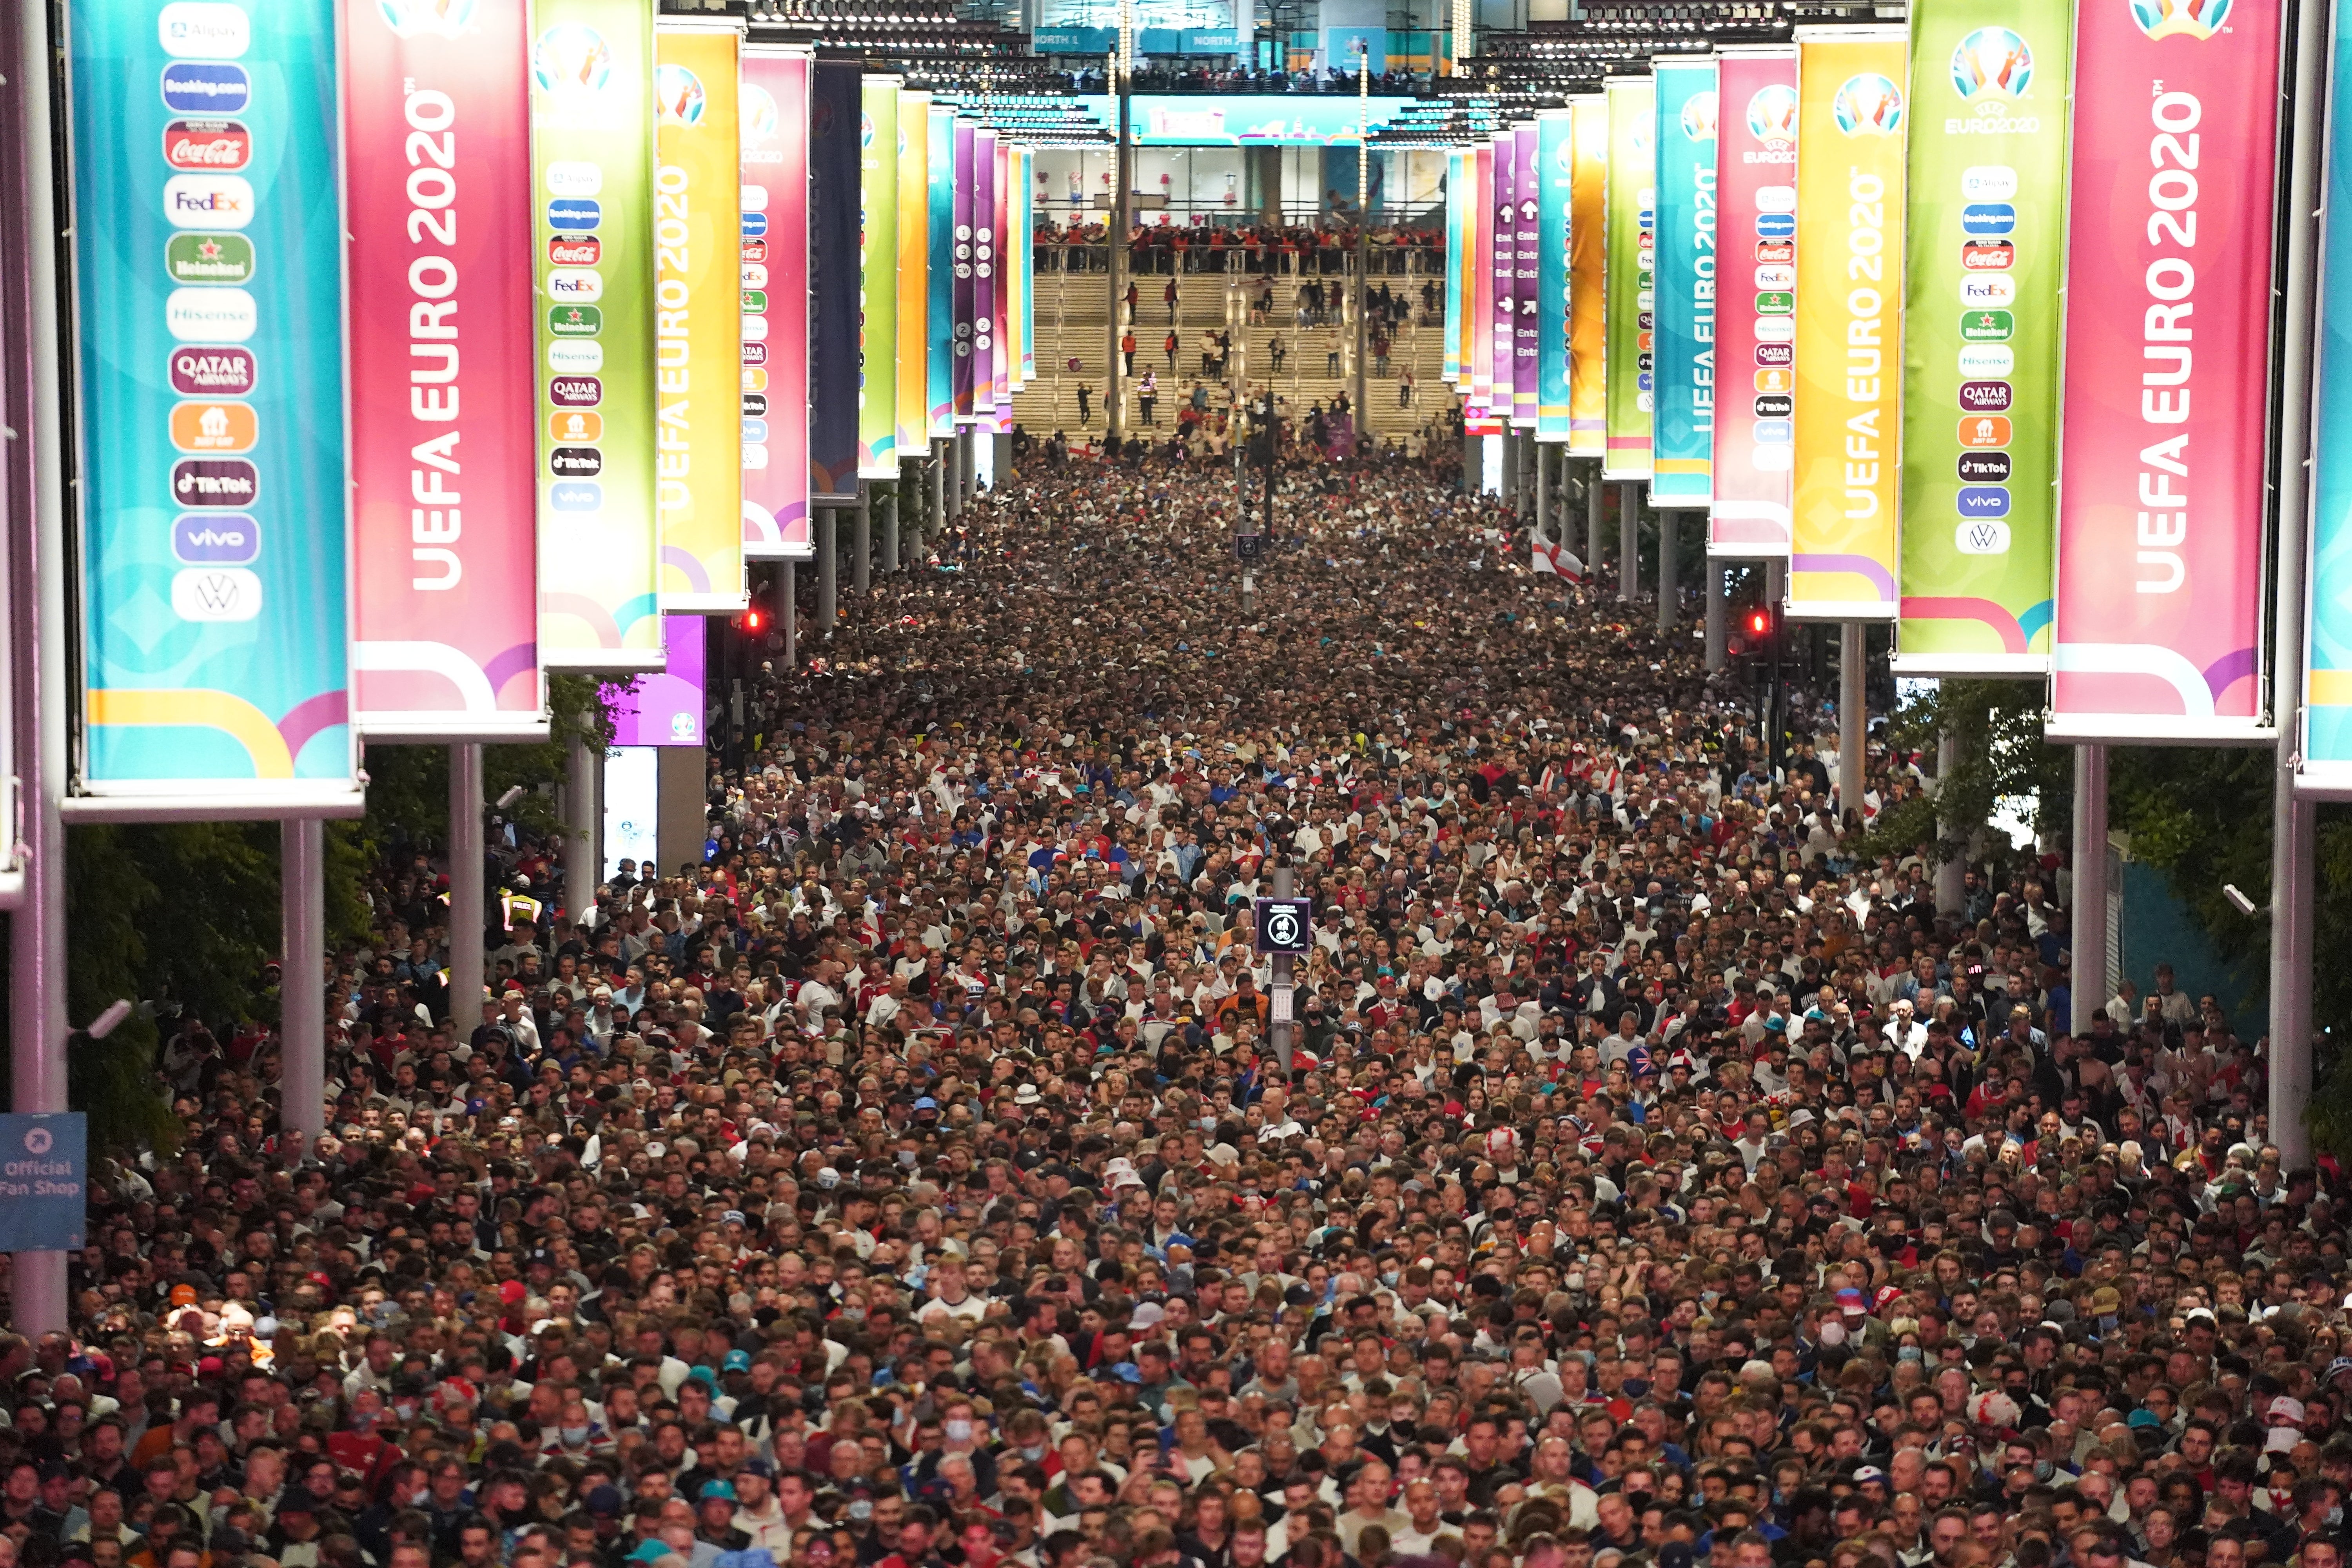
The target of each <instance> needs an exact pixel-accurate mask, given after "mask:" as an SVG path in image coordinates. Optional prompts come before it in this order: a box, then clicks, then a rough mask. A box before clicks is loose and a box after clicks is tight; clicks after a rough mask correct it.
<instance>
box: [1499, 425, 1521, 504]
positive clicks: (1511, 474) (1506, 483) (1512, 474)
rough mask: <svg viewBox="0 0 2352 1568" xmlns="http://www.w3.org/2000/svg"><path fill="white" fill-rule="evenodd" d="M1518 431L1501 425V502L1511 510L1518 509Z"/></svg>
mask: <svg viewBox="0 0 2352 1568" xmlns="http://www.w3.org/2000/svg"><path fill="white" fill-rule="evenodd" d="M1518 442H1519V433H1518V432H1517V431H1516V430H1514V429H1512V428H1511V427H1510V426H1507V425H1506V426H1503V472H1502V476H1501V477H1502V483H1503V491H1502V494H1503V504H1504V505H1505V506H1507V507H1508V508H1510V509H1511V510H1512V511H1513V512H1517V510H1519V447H1518Z"/></svg>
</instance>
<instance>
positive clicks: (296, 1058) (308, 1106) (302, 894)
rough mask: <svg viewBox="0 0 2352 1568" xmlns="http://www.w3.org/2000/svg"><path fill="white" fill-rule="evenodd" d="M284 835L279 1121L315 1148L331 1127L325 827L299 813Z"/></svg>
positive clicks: (280, 858)
mask: <svg viewBox="0 0 2352 1568" xmlns="http://www.w3.org/2000/svg"><path fill="white" fill-rule="evenodd" d="M279 833H280V836H281V837H280V852H279V856H278V897H279V900H281V902H282V905H283V915H284V922H285V923H284V928H283V931H282V932H281V936H282V939H283V942H284V951H285V955H286V956H285V959H284V962H283V963H281V964H280V966H279V968H278V976H279V979H278V985H279V991H278V1001H279V1007H278V1122H279V1124H280V1125H281V1126H282V1127H283V1128H284V1129H285V1130H286V1131H289V1132H299V1133H301V1134H302V1138H303V1147H304V1148H305V1150H310V1149H315V1148H316V1147H317V1146H318V1142H319V1139H320V1136H321V1135H322V1134H323V1133H325V1131H327V973H326V971H327V889H326V874H327V864H326V859H327V858H326V825H325V824H324V823H322V822H320V820H319V819H318V818H317V817H315V816H310V817H297V818H293V819H290V820H289V821H287V822H284V823H281V824H279ZM454 885H455V884H454V883H453V884H452V886H453V887H454Z"/></svg>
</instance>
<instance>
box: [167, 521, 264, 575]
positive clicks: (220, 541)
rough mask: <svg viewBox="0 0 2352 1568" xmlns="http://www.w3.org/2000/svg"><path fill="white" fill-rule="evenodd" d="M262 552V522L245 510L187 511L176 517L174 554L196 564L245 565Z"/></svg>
mask: <svg viewBox="0 0 2352 1568" xmlns="http://www.w3.org/2000/svg"><path fill="white" fill-rule="evenodd" d="M260 553H261V525H260V524H259V523H257V522H256V521H253V519H252V518H251V517H250V516H248V515H247V514H246V513H244V512H241V511H184V512H182V513H181V514H180V515H179V516H178V517H175V518H173V520H172V554H173V558H174V559H176V560H179V561H183V562H185V563H188V564H189V565H192V566H245V565H249V564H250V563H252V562H253V560H254V558H255V557H256V556H257V555H259V554H260Z"/></svg>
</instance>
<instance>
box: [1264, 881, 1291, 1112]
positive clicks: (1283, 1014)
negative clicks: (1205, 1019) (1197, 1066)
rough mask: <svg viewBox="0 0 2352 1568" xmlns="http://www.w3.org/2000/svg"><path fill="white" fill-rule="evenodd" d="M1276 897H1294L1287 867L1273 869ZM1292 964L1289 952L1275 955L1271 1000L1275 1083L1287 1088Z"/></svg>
mask: <svg viewBox="0 0 2352 1568" xmlns="http://www.w3.org/2000/svg"><path fill="white" fill-rule="evenodd" d="M1274 896H1275V897H1276V898H1277V899H1287V898H1291V897H1294V896H1295V895H1294V894H1293V892H1292V872H1291V869H1290V868H1289V867H1287V866H1276V868H1274ZM1292 962H1293V961H1292V959H1291V956H1290V954H1288V953H1286V952H1277V953H1276V954H1275V955H1274V995H1273V997H1272V998H1271V1001H1272V1003H1273V1015H1274V1021H1273V1024H1272V1026H1270V1028H1269V1029H1268V1031H1267V1032H1268V1034H1269V1035H1270V1036H1271V1037H1272V1038H1271V1043H1272V1044H1273V1047H1274V1060H1275V1069H1274V1070H1275V1075H1276V1079H1277V1080H1278V1081H1279V1082H1281V1083H1283V1084H1285V1085H1287V1084H1288V1083H1289V1082H1290V1076H1291V1075H1290V1031H1291V1022H1290V1020H1291V1016H1292V1014H1291V1002H1292V999H1293V997H1294V995H1295V994H1296V993H1295V988H1294V986H1293V984H1292V980H1291V967H1290V966H1291V963H1292Z"/></svg>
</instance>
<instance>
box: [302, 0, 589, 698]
mask: <svg viewBox="0 0 2352 1568" xmlns="http://www.w3.org/2000/svg"><path fill="white" fill-rule="evenodd" d="M343 26H344V29H345V36H346V37H347V38H348V39H349V40H350V45H351V54H350V58H349V59H348V61H347V63H346V67H345V72H344V81H343V90H344V108H343V122H344V125H345V126H346V127H347V128H348V130H349V132H350V137H351V145H352V146H353V147H354V148H364V149H381V150H383V153H385V154H387V155H382V156H365V157H354V158H351V159H347V160H346V161H345V163H344V170H343V180H344V189H345V193H346V195H347V198H348V202H349V210H348V212H347V214H346V216H345V220H344V223H345V227H346V230H347V232H348V233H349V236H350V238H349V241H348V243H347V246H346V250H345V258H344V265H345V267H346V268H347V269H348V271H349V274H350V278H351V287H352V297H353V298H354V299H356V300H362V301H383V302H387V303H388V305H389V306H390V307H391V308H387V309H372V308H362V309H360V310H354V311H353V312H352V321H351V334H352V342H351V381H352V416H353V417H352V543H353V552H354V561H355V563H356V572H357V578H358V581H359V582H361V583H362V584H365V585H366V591H365V592H364V593H362V594H360V595H356V596H355V599H354V603H353V605H352V616H353V625H354V632H355V635H354V638H353V641H352V659H353V662H354V664H355V665H356V666H357V668H356V670H355V673H354V676H353V682H354V689H355V692H356V696H357V703H356V707H357V710H358V715H359V722H360V726H361V728H362V731H365V732H367V733H369V734H373V735H384V736H405V737H409V738H414V739H424V738H432V739H440V740H453V739H454V740H502V739H507V740H511V739H530V738H543V737H544V736H545V734H546V732H547V721H546V719H545V717H544V715H543V714H542V712H541V690H540V668H539V579H538V563H537V558H536V557H537V551H538V531H537V530H536V528H535V527H534V519H533V516H532V508H533V505H534V497H535V495H536V492H537V484H536V480H535V479H534V478H533V469H534V468H535V467H536V464H537V460H538V448H537V445H536V441H535V438H534V437H533V433H532V432H533V428H534V426H535V424H536V420H535V418H534V412H533V410H534V400H533V397H532V390H533V386H534V382H533V379H532V373H531V347H532V342H533V328H532V321H531V318H532V310H531V288H530V285H531V223H530V90H529V86H528V84H529V81H530V35H529V31H528V28H527V26H526V18H525V16H524V14H523V11H522V9H521V8H520V7H509V6H498V5H450V6H436V5H421V4H419V5H398V4H394V5H385V4H383V3H382V0H343ZM394 149H398V152H397V153H393V151H392V150H394ZM552 243H553V244H554V245H556V246H558V247H569V248H570V251H571V254H570V255H569V256H568V257H567V258H566V259H568V260H570V261H572V262H573V263H574V264H577V265H583V266H593V264H594V263H595V261H596V260H597V258H598V254H599V252H600V250H601V245H602V242H601V241H600V240H599V239H598V238H597V237H596V236H595V235H594V234H593V233H590V234H587V235H583V236H563V237H559V238H557V239H556V240H554V241H553V242H552ZM560 352H562V353H564V354H566V355H568V356H569V363H568V367H567V368H569V369H572V370H573V371H579V372H592V373H593V372H595V371H598V370H601V369H602V364H601V363H600V355H599V353H598V350H597V347H596V345H595V344H594V343H593V342H583V343H577V344H565V345H564V346H563V348H562V350H561V351H560ZM581 466H583V467H584V466H586V465H584V464H583V465H581Z"/></svg>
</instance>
